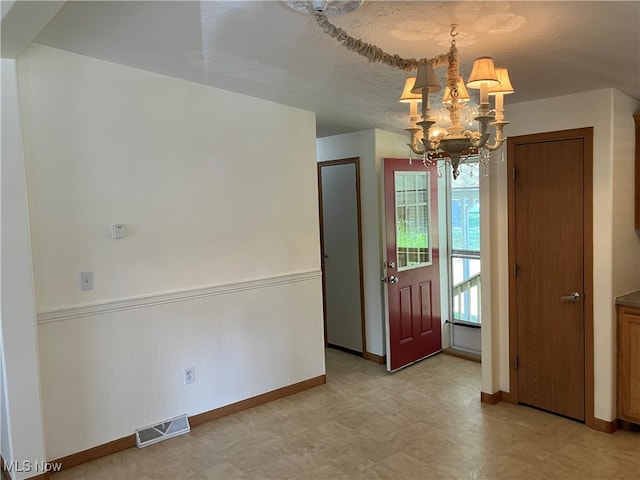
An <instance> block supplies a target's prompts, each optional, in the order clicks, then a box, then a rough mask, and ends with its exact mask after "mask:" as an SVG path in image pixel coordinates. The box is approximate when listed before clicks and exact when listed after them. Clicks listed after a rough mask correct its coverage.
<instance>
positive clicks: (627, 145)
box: [483, 89, 640, 421]
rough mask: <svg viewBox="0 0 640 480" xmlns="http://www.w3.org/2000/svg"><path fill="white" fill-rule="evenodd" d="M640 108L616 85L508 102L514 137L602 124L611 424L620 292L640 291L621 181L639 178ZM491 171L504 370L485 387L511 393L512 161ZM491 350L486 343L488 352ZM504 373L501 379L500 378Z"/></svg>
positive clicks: (637, 247)
mask: <svg viewBox="0 0 640 480" xmlns="http://www.w3.org/2000/svg"><path fill="white" fill-rule="evenodd" d="M614 100H615V101H614ZM637 105H638V102H636V101H634V100H632V99H631V98H628V97H625V96H624V95H622V94H620V93H618V92H615V91H614V90H611V89H608V90H599V91H595V92H587V93H581V94H576V95H569V96H565V97H558V98H553V99H545V100H540V101H535V102H526V103H520V104H516V105H511V106H508V114H509V115H508V117H509V120H510V121H511V125H509V126H508V127H507V128H508V131H507V134H508V135H510V136H516V135H524V134H532V133H541V132H548V131H557V130H565V129H572V128H582V127H591V126H593V127H594V158H593V166H594V186H593V187H594V188H593V207H594V213H593V224H594V242H593V243H594V245H593V247H594V259H593V277H594V286H593V287H594V288H593V291H594V301H593V304H594V337H595V338H594V352H595V362H594V363H595V390H596V391H595V416H596V417H597V418H600V419H602V420H605V421H610V420H613V419H614V418H615V395H614V387H615V353H616V352H615V335H614V334H615V316H614V308H613V302H614V297H615V296H616V295H619V294H621V293H625V291H629V290H634V289H636V288H640V272H639V271H638V268H637V266H638V264H639V262H638V255H639V254H640V253H639V252H640V244H639V243H638V241H637V239H635V240H634V238H633V237H634V235H635V233H634V231H633V222H632V218H630V215H629V212H628V210H629V208H628V207H626V208H624V207H623V208H622V209H620V208H621V205H622V204H626V203H628V204H629V205H631V204H632V202H633V200H632V197H631V195H632V191H630V190H629V184H628V180H627V181H623V182H622V184H621V185H620V188H618V183H617V182H618V181H619V180H620V178H621V177H633V170H632V169H631V167H632V161H631V159H632V158H633V157H632V156H633V153H632V152H633V150H632V149H633V136H632V129H631V126H632V125H633V118H632V117H631V115H630V113H629V112H632V111H633V109H634V107H636V108H637ZM627 116H628V118H627V119H626V120H625V117H627ZM614 140H615V141H614ZM505 157H506V155H505ZM491 176H492V179H491V205H492V210H491V222H492V223H491V225H492V227H491V234H490V238H491V252H493V257H492V259H491V272H492V278H491V282H492V283H491V286H492V289H493V290H494V294H493V295H492V312H491V322H492V326H493V327H494V330H497V332H494V333H495V334H496V335H497V336H494V337H493V339H494V340H497V341H495V342H494V346H495V348H494V349H493V352H492V353H491V354H492V355H493V357H492V358H491V359H490V361H491V363H493V362H495V363H497V364H498V365H499V368H498V369H497V370H498V372H496V369H493V370H492V371H491V372H489V371H487V372H486V373H487V374H491V375H492V378H491V379H486V381H485V379H483V388H485V386H490V385H495V384H496V383H498V384H499V388H500V389H501V390H504V391H509V360H508V352H509V341H508V335H509V332H508V268H507V201H506V199H507V195H506V191H507V183H506V178H507V175H506V162H500V161H497V162H494V165H493V167H492V171H491ZM494 177H495V178H494ZM494 180H495V181H494ZM614 192H615V194H614ZM614 239H615V240H614ZM619 244H622V245H624V251H616V248H618V245H619ZM618 258H620V260H618ZM622 258H626V260H622ZM483 268H484V267H483ZM620 279H624V280H620ZM483 283H484V282H483ZM619 290H620V291H619ZM483 346H484V345H483ZM489 354H490V353H489V352H487V351H486V350H485V349H484V348H483V357H484V356H485V355H489ZM483 362H484V358H483ZM484 373H485V371H484V369H483V374H484ZM496 373H497V374H498V375H499V381H498V382H496V381H495V380H496V379H495V378H493V375H495V374H496Z"/></svg>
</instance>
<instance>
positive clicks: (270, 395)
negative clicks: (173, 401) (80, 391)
mask: <svg viewBox="0 0 640 480" xmlns="http://www.w3.org/2000/svg"><path fill="white" fill-rule="evenodd" d="M325 383H327V377H326V375H319V376H317V377H313V378H310V379H308V380H303V381H302V382H298V383H294V384H292V385H288V386H286V387H282V388H278V389H277V390H272V391H270V392H267V393H263V394H261V395H257V396H255V397H251V398H247V399H246V400H241V401H239V402H236V403H232V404H231V405H226V406H224V407H220V408H216V409H214V410H209V411H208V412H204V413H199V414H197V415H193V416H190V417H189V424H190V425H191V427H196V426H198V425H202V424H203V423H205V422H208V421H210V420H216V419H219V418H222V417H226V416H227V415H232V414H234V413H238V412H241V411H243V410H247V409H249V408H253V407H257V406H259V405H264V404H265V403H269V402H271V401H273V400H278V399H279V398H284V397H287V396H289V395H293V394H295V393H300V392H303V391H304V390H308V389H310V388H313V387H317V386H319V385H324V384H325ZM135 446H136V436H135V434H133V435H129V436H126V437H123V438H120V439H118V440H113V441H111V442H108V443H104V444H102V445H98V446H97V447H93V448H89V449H87V450H83V451H81V452H78V453H72V454H71V455H67V456H66V457H62V458H58V459H57V460H53V461H52V462H51V463H61V464H62V467H61V469H60V470H61V471H62V470H67V469H68V468H73V467H77V466H78V465H82V464H83V463H87V462H91V461H93V460H98V459H99V458H102V457H106V456H108V455H111V454H113V453H117V452H121V451H122V450H127V449H128V448H132V447H135ZM2 465H3V466H4V463H3V464H2ZM3 473H4V472H3ZM33 478H37V479H40V477H33ZM47 479H49V476H48V474H47V477H42V480H47ZM5 480H11V478H6V477H5Z"/></svg>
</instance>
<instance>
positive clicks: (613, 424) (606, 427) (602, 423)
mask: <svg viewBox="0 0 640 480" xmlns="http://www.w3.org/2000/svg"><path fill="white" fill-rule="evenodd" d="M584 423H585V425H586V426H587V427H589V428H592V429H593V430H597V431H598V432H603V433H614V432H615V431H616V430H618V428H620V422H619V421H618V420H612V421H610V422H608V421H607V420H600V419H599V418H596V417H593V418H588V419H586V420H585V422H584Z"/></svg>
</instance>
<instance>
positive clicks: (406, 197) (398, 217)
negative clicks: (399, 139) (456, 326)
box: [384, 158, 442, 371]
mask: <svg viewBox="0 0 640 480" xmlns="http://www.w3.org/2000/svg"><path fill="white" fill-rule="evenodd" d="M437 186H438V175H437V172H436V167H435V166H433V167H429V168H428V169H427V168H425V167H424V165H422V162H420V161H414V162H413V164H410V163H409V160H408V159H396V158H385V159H384V188H385V228H386V237H387V245H386V249H387V266H386V271H387V282H386V284H387V287H388V309H389V311H388V318H389V325H388V331H389V338H388V339H387V347H388V348H387V369H388V370H390V371H393V370H397V369H399V368H402V367H404V366H406V365H409V364H411V363H413V362H415V361H417V360H420V359H422V358H425V357H428V356H429V355H433V354H434V353H437V352H439V351H440V350H442V338H441V323H440V268H439V265H440V262H439V250H438V191H437Z"/></svg>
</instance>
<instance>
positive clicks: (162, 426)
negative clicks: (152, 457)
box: [136, 415, 191, 448]
mask: <svg viewBox="0 0 640 480" xmlns="http://www.w3.org/2000/svg"><path fill="white" fill-rule="evenodd" d="M190 431H191V427H190V426H189V418H188V417H187V416H186V415H180V416H179V417H174V418H172V419H170V420H165V421H164V422H162V423H157V424H155V425H149V426H148V427H141V428H138V429H136V443H137V445H138V448H142V447H146V446H147V445H151V444H153V443H158V442H160V441H162V440H166V439H167V438H171V437H176V436H178V435H182V434H183V433H187V432H190Z"/></svg>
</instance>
